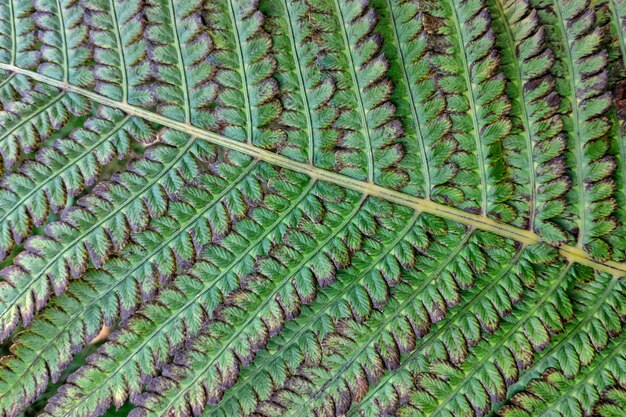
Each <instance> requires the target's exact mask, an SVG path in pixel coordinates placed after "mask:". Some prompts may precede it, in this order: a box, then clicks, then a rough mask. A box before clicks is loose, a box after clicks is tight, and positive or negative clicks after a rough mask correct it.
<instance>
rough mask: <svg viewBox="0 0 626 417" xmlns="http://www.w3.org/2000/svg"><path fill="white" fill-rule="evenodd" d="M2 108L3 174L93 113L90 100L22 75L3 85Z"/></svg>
mask: <svg viewBox="0 0 626 417" xmlns="http://www.w3.org/2000/svg"><path fill="white" fill-rule="evenodd" d="M0 105H1V107H0V172H4V171H6V170H8V169H10V168H11V167H12V166H13V165H14V164H15V163H16V162H17V161H18V160H19V159H20V157H22V155H24V154H27V153H30V152H33V151H35V150H37V149H38V148H39V146H40V145H41V143H42V142H44V141H46V140H47V139H48V138H49V137H50V135H52V133H53V132H54V131H57V130H60V129H62V128H64V127H65V126H68V125H71V124H72V123H73V122H75V121H76V119H77V117H79V116H83V115H86V114H88V113H89V112H90V110H91V103H90V102H89V100H87V99H85V98H84V97H82V96H80V95H78V94H74V93H67V94H65V93H63V92H61V91H59V90H58V89H56V88H54V87H50V86H47V85H45V84H41V83H33V82H32V81H31V80H30V79H28V78H26V77H22V76H15V77H12V78H11V79H10V80H7V83H6V84H4V85H3V86H2V88H1V89H0Z"/></svg>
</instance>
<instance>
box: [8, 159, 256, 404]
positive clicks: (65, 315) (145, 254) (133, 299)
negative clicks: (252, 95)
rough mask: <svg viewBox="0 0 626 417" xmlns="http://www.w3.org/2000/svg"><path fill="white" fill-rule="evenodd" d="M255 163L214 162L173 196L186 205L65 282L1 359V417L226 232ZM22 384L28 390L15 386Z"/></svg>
mask: <svg viewBox="0 0 626 417" xmlns="http://www.w3.org/2000/svg"><path fill="white" fill-rule="evenodd" d="M255 165H256V164H255V163H253V162H250V160H249V158H245V157H244V158H241V157H238V155H235V154H233V155H230V158H229V162H228V163H219V162H215V163H214V165H213V167H212V172H214V174H212V175H209V174H208V173H207V174H204V175H203V177H202V183H203V184H205V186H204V187H192V186H189V185H188V187H189V188H186V189H185V191H181V193H183V194H185V195H189V197H190V198H189V199H187V202H186V203H177V202H173V203H170V205H169V207H168V211H167V213H166V214H165V215H163V216H161V217H159V218H156V219H152V220H151V221H150V227H149V228H148V229H147V230H145V231H144V232H141V233H139V234H137V235H135V236H134V237H133V241H134V242H133V243H131V244H129V246H127V247H126V248H124V250H123V251H122V252H120V253H119V254H118V255H117V256H116V257H114V258H112V259H110V260H109V261H107V262H106V263H105V264H104V265H103V266H102V268H101V269H99V270H95V269H90V270H89V271H87V273H86V274H85V277H84V278H83V280H77V281H73V282H72V283H71V284H70V285H69V288H68V291H67V293H66V294H64V295H63V296H62V297H59V298H58V299H56V300H55V301H54V304H53V306H52V307H51V308H47V309H46V310H44V312H42V314H41V316H40V318H39V319H35V320H34V321H33V323H32V324H31V326H30V327H29V328H28V329H27V330H26V331H24V332H23V333H20V334H18V335H17V336H16V338H15V339H14V344H13V346H12V347H11V351H12V353H13V357H6V358H4V365H3V367H2V368H0V376H1V377H2V378H1V379H2V381H4V382H5V385H0V404H2V405H3V407H2V410H3V412H4V413H6V415H14V414H17V413H18V412H20V411H22V410H23V409H24V408H25V407H26V406H27V405H28V404H29V403H30V402H31V401H32V400H34V398H35V397H36V396H37V395H38V394H40V393H41V391H42V390H44V389H45V387H46V386H47V384H48V382H56V379H57V378H58V377H59V375H60V373H61V371H62V370H63V369H64V368H65V367H66V366H67V365H68V364H69V362H70V361H71V358H72V357H73V355H74V353H75V352H76V350H79V349H81V348H82V346H83V345H84V344H85V343H86V342H87V341H89V340H91V338H93V337H94V336H95V334H97V332H98V331H99V329H100V327H101V326H102V325H111V324H113V323H114V321H115V320H116V319H117V318H118V317H121V318H122V319H126V318H128V317H129V316H130V315H131V314H132V313H133V312H134V311H135V310H136V308H137V307H138V306H139V305H140V304H141V303H142V302H145V301H147V300H150V299H152V298H154V296H155V295H156V294H157V293H158V291H159V287H160V286H163V285H165V284H166V283H167V282H169V281H170V279H171V277H172V275H173V274H174V273H175V272H176V270H177V268H178V267H179V265H186V264H193V263H195V261H196V254H195V251H196V249H195V248H201V247H203V245H206V243H207V242H208V241H211V240H212V239H215V238H217V237H219V236H220V235H222V234H224V233H225V232H226V231H227V229H228V227H229V225H228V220H227V216H226V213H227V210H228V209H227V206H226V204H227V203H228V202H229V201H232V200H233V199H236V198H237V196H239V195H241V194H242V193H243V191H244V190H246V189H250V188H251V187H254V185H253V184H254V181H255V180H254V177H248V176H247V175H248V174H249V173H250V172H251V171H252V170H253V168H254V167H255ZM44 335H45V337H44ZM22 381H29V382H30V383H31V384H26V385H25V386H23V385H21V384H20V382H22ZM16 391H18V392H19V391H21V393H20V394H17V393H16Z"/></svg>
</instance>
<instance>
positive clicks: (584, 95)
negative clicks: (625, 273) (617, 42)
mask: <svg viewBox="0 0 626 417" xmlns="http://www.w3.org/2000/svg"><path fill="white" fill-rule="evenodd" d="M548 7H549V8H547V9H546V10H545V13H546V15H547V16H548V17H545V18H546V19H551V21H552V22H553V23H554V24H555V25H556V28H557V30H558V31H559V33H560V36H559V40H560V41H561V45H558V44H557V45H555V47H556V48H559V50H560V52H561V56H560V59H561V60H562V62H563V65H564V67H565V75H564V76H566V77H567V80H568V82H567V83H562V85H561V91H563V93H562V94H564V95H565V96H566V97H567V98H568V100H569V111H570V113H569V114H568V118H569V121H570V123H571V124H572V128H571V129H570V131H569V149H570V154H569V166H570V171H571V175H572V177H573V181H574V182H573V184H574V185H573V187H572V190H571V191H570V193H569V198H570V201H571V202H572V203H571V206H572V215H573V216H574V220H573V221H574V222H575V223H574V225H573V227H574V228H575V230H577V244H578V246H580V247H584V248H585V249H586V250H587V251H589V252H590V253H592V254H593V255H594V257H597V258H599V259H609V258H611V256H612V254H611V248H610V247H609V245H608V244H607V243H606V242H605V241H604V240H603V237H604V236H607V235H610V234H611V232H613V231H614V230H615V228H616V227H617V223H616V219H615V218H614V217H613V213H614V211H615V204H616V201H615V198H614V192H615V182H614V180H613V179H612V178H611V175H612V174H613V172H614V170H615V166H616V162H615V158H614V157H613V156H612V155H611V154H610V152H609V148H610V146H611V144H610V137H609V136H608V134H609V130H610V124H609V120H608V118H607V117H606V115H605V113H606V112H607V111H608V110H609V109H610V107H611V105H612V100H611V94H610V92H609V91H608V90H607V82H608V74H607V72H606V69H605V68H606V66H607V63H608V57H607V51H606V50H605V49H604V47H603V45H602V39H603V33H602V30H601V29H600V28H599V27H597V26H596V20H597V17H596V12H595V10H594V9H593V8H589V2H588V1H585V0H581V1H570V2H566V3H563V4H561V2H553V3H551V4H550V5H549V6H548Z"/></svg>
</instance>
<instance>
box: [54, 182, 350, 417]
mask: <svg viewBox="0 0 626 417" xmlns="http://www.w3.org/2000/svg"><path fill="white" fill-rule="evenodd" d="M271 174H272V172H271V170H270V171H267V172H266V175H271ZM305 180H306V179H305V178H301V181H299V182H298V183H296V182H292V181H293V180H287V179H285V180H282V181H280V180H278V181H276V180H274V179H272V181H271V182H272V184H273V185H274V187H276V188H277V190H278V191H279V193H280V194H284V195H291V196H294V194H299V197H298V198H295V199H294V200H293V201H292V202H291V203H290V204H285V203H287V201H286V200H285V199H284V198H281V197H279V198H278V199H277V198H276V197H277V196H273V195H271V194H270V195H266V196H260V198H264V199H263V200H262V202H263V205H264V206H266V207H268V208H272V209H273V210H271V211H270V210H268V209H267V208H264V207H262V206H261V207H259V208H258V209H256V210H253V213H251V218H252V219H256V222H257V223H256V224H254V223H251V219H247V218H243V219H242V220H241V222H242V224H241V225H240V226H239V227H237V226H234V227H233V229H234V230H233V232H232V233H231V234H229V235H228V236H226V237H224V239H223V243H222V244H221V245H217V244H216V245H215V246H214V247H209V248H207V252H206V253H205V255H204V257H203V260H204V262H202V263H200V264H196V265H195V266H192V267H191V268H190V270H189V272H188V273H189V275H186V274H185V275H181V276H180V277H177V278H176V280H175V281H174V282H173V283H172V285H171V286H170V287H169V288H167V289H164V290H163V291H162V292H161V294H159V296H158V297H157V299H156V300H155V301H154V302H151V303H148V304H147V305H146V306H144V307H143V308H142V309H141V310H140V312H139V313H137V314H135V316H134V318H131V319H130V321H129V323H128V325H127V326H125V328H124V329H123V330H121V331H120V332H119V333H118V335H117V336H115V337H113V338H112V340H111V341H110V342H107V344H105V345H104V346H103V347H102V348H101V350H100V353H99V354H98V355H97V356H95V357H93V358H92V359H91V360H90V366H87V367H84V368H83V369H82V370H81V371H80V372H79V373H77V374H75V375H74V376H72V377H71V382H72V385H71V386H67V389H64V390H62V391H61V392H60V393H59V394H58V395H57V396H56V398H55V399H53V400H51V404H55V405H54V406H50V407H49V409H48V411H49V412H50V413H51V415H61V414H63V415H65V414H67V413H69V414H70V415H73V414H76V413H77V415H83V413H85V412H86V413H87V414H88V415H96V414H99V413H100V412H101V411H104V410H103V409H101V406H102V404H105V405H104V407H105V409H106V408H107V407H108V404H109V403H110V399H109V398H110V397H112V398H113V403H114V404H115V405H116V406H118V407H119V406H120V405H121V403H122V402H123V401H124V400H125V399H126V397H127V395H130V396H131V398H134V396H136V395H137V394H138V393H139V392H140V391H141V390H140V388H141V385H138V384H135V385H134V386H130V387H128V389H126V388H125V387H126V384H125V382H124V381H125V380H127V379H128V378H129V375H130V374H129V372H132V373H133V375H135V376H136V377H137V378H138V379H136V380H137V381H138V383H139V381H144V380H145V379H146V378H147V377H149V376H152V375H154V372H155V371H156V369H158V368H159V367H160V366H162V365H163V364H164V361H165V360H166V359H167V357H168V356H169V355H171V354H172V353H173V352H174V350H175V349H176V348H177V347H179V346H180V344H181V343H183V342H184V340H185V339H186V338H189V337H193V336H195V335H197V334H198V332H199V331H200V330H201V328H202V325H203V322H204V321H205V320H207V319H215V318H216V316H218V315H219V313H220V310H221V308H223V307H220V304H221V303H222V302H228V300H229V299H237V298H238V297H241V296H243V294H245V292H246V289H245V286H244V287H241V288H240V287H239V285H238V281H239V278H238V275H239V274H243V273H244V271H245V270H246V269H249V268H251V267H253V266H254V264H256V263H258V262H260V261H261V260H262V259H263V255H262V253H263V251H265V250H266V249H264V247H265V246H266V244H265V243H264V242H267V241H268V239H271V238H273V236H274V235H275V234H276V233H280V232H279V231H280V230H281V229H282V227H284V226H283V225H286V224H289V223H292V222H298V220H299V219H300V218H302V216H305V215H306V216H313V218H311V220H314V219H315V218H316V216H321V215H322V213H323V212H322V211H321V210H322V206H320V205H319V204H320V203H321V201H320V200H319V199H321V200H324V197H323V194H324V190H325V189H324V186H323V185H319V186H315V182H314V181H310V180H309V181H305ZM314 187H315V188H314ZM354 197H356V196H355V195H353V196H346V197H345V198H351V199H354ZM280 200H282V202H281V201H280ZM327 202H328V203H329V204H331V205H332V204H336V203H333V201H332V200H327ZM337 209H339V210H341V209H342V205H338V206H337ZM344 209H345V208H344ZM254 211H256V212H257V213H256V214H255V213H254ZM242 215H243V213H241V214H240V216H242ZM313 230H314V228H313ZM240 233H241V234H240ZM259 252H260V253H259ZM256 257H260V259H258V260H256V261H255V259H254V258H256ZM259 267H261V266H259ZM324 272H325V271H319V272H318V274H319V279H320V280H323V279H324V278H325V277H326V276H327V275H323V273H324ZM242 281H243V282H245V280H243V278H242ZM250 284H253V282H251V283H250ZM241 285H245V284H243V283H242V284H241ZM240 292H241V293H243V294H240ZM143 336H147V337H148V340H149V341H150V343H146V341H145V340H144V339H143ZM122 347H125V348H122ZM127 349H130V351H128V350H127ZM116 352H117V353H116ZM117 354H123V355H124V356H123V357H124V360H123V362H120V364H121V365H120V366H117V367H114V368H108V367H107V366H106V365H104V364H105V363H111V364H113V363H115V362H117V360H116V359H115V355H117ZM150 358H151V359H150ZM119 359H121V357H120V358H119ZM146 361H148V362H146ZM101 362H102V363H101ZM138 364H141V365H142V366H141V367H137V365H138ZM101 373H102V375H101V376H100V377H98V376H97V375H100V374H101ZM93 378H104V380H105V381H106V382H105V383H104V384H98V387H97V389H95V390H93V389H92V388H95V387H92V386H90V384H91V382H93V381H94V379H93ZM131 379H132V378H131ZM120 384H121V385H120ZM122 392H123V394H122ZM87 400H89V401H87Z"/></svg>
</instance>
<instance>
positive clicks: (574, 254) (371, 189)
mask: <svg viewBox="0 0 626 417" xmlns="http://www.w3.org/2000/svg"><path fill="white" fill-rule="evenodd" d="M0 69H4V70H7V71H12V72H15V73H18V74H22V75H25V76H28V77H30V78H32V79H34V80H37V81H40V82H44V83H47V84H50V85H52V86H55V87H58V88H62V89H63V90H65V91H69V92H73V93H75V94H80V95H82V96H84V97H86V98H88V99H90V100H93V101H95V102H97V103H100V104H104V105H107V106H109V107H113V108H115V109H118V110H121V111H123V112H126V113H127V114H131V115H134V116H137V117H141V118H143V119H145V120H148V121H151V122H154V123H158V124H161V125H163V126H166V127H169V128H172V129H175V130H178V131H181V132H185V133H188V134H191V135H194V136H195V137H197V138H199V139H203V140H206V141H207V142H210V143H213V144H216V145H218V146H223V147H225V148H228V149H232V150H236V151H239V152H241V153H244V154H246V155H250V156H252V157H254V158H258V159H260V160H262V161H265V162H267V163H269V164H274V165H277V166H280V167H283V168H287V169H290V170H293V171H296V172H298V173H301V174H304V175H308V176H310V177H313V178H317V179H320V180H323V181H327V182H330V183H333V184H337V185H339V186H341V187H344V188H348V189H351V190H354V191H357V192H360V193H364V194H368V195H370V196H373V197H378V198H381V199H383V200H387V201H390V202H393V203H396V204H400V205H403V206H406V207H410V208H412V209H416V210H420V211H423V212H425V213H430V214H434V215H436V216H438V217H442V218H445V219H449V220H452V221H455V222H458V223H462V224H465V225H468V226H471V227H474V228H476V229H480V230H484V231H488V232H491V233H494V234H496V235H499V236H502V237H506V238H510V239H514V240H517V241H519V242H521V243H524V244H527V245H532V244H536V243H541V242H543V240H542V239H541V238H540V237H539V236H538V235H537V234H536V233H534V232H533V231H530V230H525V229H521V228H518V227H516V226H512V225H510V224H506V223H500V222H498V221H496V220H493V219H490V218H488V217H486V216H484V215H478V214H472V213H469V212H466V211H463V210H461V209H458V208H455V207H450V206H446V205H444V204H440V203H436V202H434V201H431V200H426V199H423V198H419V197H415V196H412V195H410V194H405V193H402V192H399V191H395V190H391V189H386V188H384V187H381V186H379V185H376V184H374V183H369V182H366V181H361V180H357V179H354V178H351V177H348V176H345V175H343V174H338V173H335V172H331V171H327V170H325V169H322V168H319V167H316V166H313V165H311V164H308V163H303V162H298V161H294V160H292V159H290V158H288V157H286V156H283V155H279V154H276V153H274V152H270V151H267V150H265V149H262V148H260V147H257V146H254V145H251V144H248V143H243V142H239V141H237V140H234V139H230V138H228V137H225V136H222V135H220V134H217V133H213V132H208V131H206V130H203V129H201V128H198V127H196V126H193V125H191V124H188V123H183V122H179V121H176V120H173V119H169V118H167V117H165V116H162V115H160V114H157V113H154V112H152V111H149V110H145V109H142V108H140V107H135V106H133V105H130V104H128V103H123V102H120V101H117V100H113V99H111V98H108V97H105V96H102V95H100V94H98V93H94V92H92V91H89V90H86V89H84V88H81V87H77V86H74V85H71V84H68V83H64V82H62V81H59V80H57V79H54V78H51V77H49V76H46V75H42V74H39V73H36V72H33V71H30V70H26V69H23V68H19V67H16V66H15V65H11V64H6V63H0ZM559 252H560V254H561V255H562V256H563V257H565V258H566V259H568V260H572V261H575V262H578V263H582V264H585V265H588V266H592V267H593V268H595V269H597V270H599V271H604V272H608V273H610V274H612V275H615V276H617V277H623V276H626V265H624V264H622V263H618V262H614V261H597V260H595V259H593V258H592V257H591V255H589V254H588V253H586V252H584V251H582V250H580V248H577V247H573V246H569V245H562V246H559Z"/></svg>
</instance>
